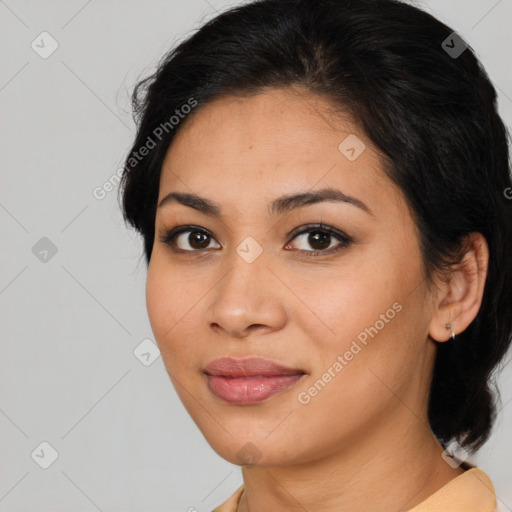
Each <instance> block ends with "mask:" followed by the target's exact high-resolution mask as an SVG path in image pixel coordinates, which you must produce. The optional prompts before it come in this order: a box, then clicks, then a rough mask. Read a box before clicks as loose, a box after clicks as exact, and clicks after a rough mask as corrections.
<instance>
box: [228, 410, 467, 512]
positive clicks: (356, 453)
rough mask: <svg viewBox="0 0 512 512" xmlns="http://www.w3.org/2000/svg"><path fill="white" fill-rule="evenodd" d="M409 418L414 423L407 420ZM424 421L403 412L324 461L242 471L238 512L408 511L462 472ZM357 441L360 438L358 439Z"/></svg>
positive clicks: (318, 460)
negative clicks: (445, 456) (447, 457)
mask: <svg viewBox="0 0 512 512" xmlns="http://www.w3.org/2000/svg"><path fill="white" fill-rule="evenodd" d="M411 418H412V419H411ZM427 425H428V423H427V422H426V420H423V421H421V420H419V419H418V418H417V417H415V416H413V415H411V413H410V412H409V411H408V410H407V409H406V408H402V418H400V421H397V418H396V417H395V418H394V419H393V421H390V422H389V423H388V425H387V427H386V426H383V425H382V424H379V428H378V429H377V430H376V431H375V432H374V433H373V434H372V435H371V436H369V435H368V432H364V433H360V434H359V435H358V436H354V438H353V439H351V442H349V443H348V442H347V443H346V445H347V447H343V448H341V449H340V450H338V451H337V452H335V453H330V454H329V455H328V456H326V457H319V458H316V459H313V460H310V461H308V462H305V463H302V464H295V465H288V466H266V467H260V466H252V467H250V466H244V467H243V469H242V473H243V478H244V492H243V494H242V497H241V500H240V503H239V505H238V509H237V512H249V511H255V510H259V511H266V510H286V511H301V512H303V511H304V510H318V509H319V504H321V509H322V511H324V512H330V511H333V512H334V511H338V512H339V510H343V512H360V511H361V510H372V512H389V510H397V511H398V510H401V511H406V510H410V509H411V508H413V507H415V506H416V505H418V504H419V503H421V502H422V501H424V500H425V499H426V498H428V497H429V496H430V495H431V494H433V493H434V492H436V491H437V490H439V489H440V488H441V487H443V486H444V485H446V484H447V483H448V482H449V481H450V480H452V479H453V478H455V477H457V476H459V475H461V474H462V473H463V472H464V469H462V468H460V467H459V468H456V469H452V468H451V467H450V466H449V465H448V464H447V463H446V462H445V461H444V460H443V459H442V457H441V454H442V452H443V449H442V447H441V445H440V444H439V443H438V441H437V440H436V438H435V437H434V435H433V434H432V432H431V430H430V428H428V426H427ZM357 437H359V439H357Z"/></svg>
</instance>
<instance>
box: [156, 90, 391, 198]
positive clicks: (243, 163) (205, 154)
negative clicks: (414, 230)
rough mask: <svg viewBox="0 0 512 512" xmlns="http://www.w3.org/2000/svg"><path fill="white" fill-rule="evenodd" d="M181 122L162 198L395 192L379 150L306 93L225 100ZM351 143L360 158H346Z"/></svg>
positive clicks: (272, 93)
mask: <svg viewBox="0 0 512 512" xmlns="http://www.w3.org/2000/svg"><path fill="white" fill-rule="evenodd" d="M182 122H183V123H184V124H183V125H182V126H181V127H180V129H179V131H178V133H177V134H176V136H175V138H174V140H173V142H172V144H171V145H170V147H169V150H168V152H167V155H166V158H165V160H164V163H163V166H162V174H161V181H160V194H159V196H160V198H161V197H162V196H163V195H164V194H165V193H167V192H169V191H170V190H173V189H180V190H182V191H183V192H186V191H190V190H186V189H187V188H188V189H191V190H193V191H194V192H197V193H202V194H203V193H214V194H215V195H216V196H217V197H220V198H221V200H222V198H223V196H224V197H225V198H226V201H229V200H230V199H236V198H238V199H241V198H242V197H244V198H245V199H246V200H251V198H252V200H253V201H254V199H255V197H254V191H256V190H258V192H259V193H261V194H263V195H265V196H266V197H270V196H272V195H276V194H275V189H276V188H278V189H279V191H280V192H284V193H287V192H289V193H292V192H295V191H297V189H302V190H304V189H311V188H312V187H314V186H315V184H318V187H322V186H339V187H340V188H342V190H343V192H345V193H348V194H350V193H354V194H355V193H356V191H357V192H358V193H359V194H360V195H361V193H362V192H364V190H365V189H366V190H367V191H368V192H367V193H369V192H370V191H371V189H374V190H375V191H377V189H380V191H381V193H382V192H384V193H386V190H385V187H387V188H388V189H389V188H390V187H391V189H392V188H393V187H392V186H391V183H390V182H389V179H388V178H387V177H386V176H385V175H384V173H383V169H382V158H381V156H380V154H379V152H378V151H377V150H376V148H375V147H374V146H373V144H372V143H371V141H370V140H369V139H368V138H367V137H366V136H365V134H364V133H363V132H362V130H361V129H360V128H359V127H358V126H357V125H356V123H355V122H354V121H353V120H352V119H351V118H350V116H349V115H347V114H345V113H343V112H342V111H339V109H338V110H337V111H334V109H333V106H332V105H331V104H330V103H329V102H328V101H327V100H326V99H324V98H322V97H320V96H318V95H314V94H312V93H310V92H308V91H306V90H304V89H301V88H288V89H269V90H266V91H265V92H262V93H258V94H253V95H246V96H224V97H219V98H216V99H214V100H213V101H211V102H209V103H207V104H205V105H203V106H201V107H198V108H197V110H196V111H195V112H194V113H193V114H192V115H191V116H190V117H189V118H188V119H186V120H185V121H182ZM345 141H348V145H349V146H353V147H354V148H355V150H356V158H355V159H352V158H347V154H346V153H344V151H345V150H346V149H347V148H346V147H345V146H347V144H346V143H345ZM340 145H341V146H340ZM363 148H364V149H363ZM349 149H350V148H349ZM359 152H360V154H359V155H358V153H359ZM348 156H351V155H350V153H349V154H348ZM229 192H231V198H230V197H228V196H229ZM391 193H393V191H392V190H391ZM394 193H395V194H396V191H394Z"/></svg>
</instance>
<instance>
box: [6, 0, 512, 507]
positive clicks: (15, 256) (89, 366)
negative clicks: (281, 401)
mask: <svg viewBox="0 0 512 512" xmlns="http://www.w3.org/2000/svg"><path fill="white" fill-rule="evenodd" d="M237 3H240V2H227V1H224V0H209V1H206V0H166V1H161V0H160V1H158V0H151V1H140V0H139V1H134V0H133V1H126V0H125V1H120V0H102V1H100V0H89V1H87V0H73V1H66V2H64V1H55V0H46V1H41V0H31V1H29V0H0V56H1V57H0V58H1V68H0V69H1V73H0V110H1V112H0V119H1V123H0V124H1V127H0V130H1V132H0V133H1V140H2V146H1V148H2V150H1V152H0V164H1V172H2V174H1V177H2V182H1V187H0V221H1V224H0V229H1V236H2V251H1V263H0V308H1V324H0V325H1V344H2V346H1V360H0V433H1V434H0V447H1V457H0V510H1V511H4V512H5V511H16V512H21V511H32V512H34V511H37V512H39V511H50V510H51V511H67V512H69V511H71V510H72V511H94V510H103V511H113V510H116V511H127V512H128V511H130V512H131V511H143V510H144V511H148V510H152V511H164V510H165V511H187V510H193V509H192V507H194V509H195V510H198V511H200V512H203V511H209V510H211V509H212V508H214V507H215V506H216V505H218V504H220V503H221V502H222V501H224V500H225V499H226V498H227V497H228V496H230V495H231V494H232V493H233V492H234V490H235V489H236V488H237V487H238V486H239V485H240V484H241V483H242V477H241V471H240V468H239V467H238V466H234V465H232V464H230V463H228V462H226V461H225V460H223V459H222V458H220V457H219V456H218V455H216V454H215V453H214V452H213V450H212V449H211V448H210V447H209V445H208V444H207V442H206V441H205V440H204V438H203V436H202V435H201V433H200V432H199V430H198V429H197V427H196V426H195V425H194V423H193V422H192V420H191V419H190V418H189V416H188V414H187V413H186V411H185V409H184V407H183V406H182V405H181V402H180V401H179V399H178V398H177V395H176V393H175V391H174V389H173V388H172V385H171V383H170V380H169V378H168V376H167V374H166V372H165V370H164V366H163V363H162V359H161V357H158V353H155V351H154V349H153V348H152V347H154V345H153V344H152V342H153V341H154V340H153V335H152V333H151V329H150V325H149V322H148V319H147V313H146V306H145V298H144V285H145V273H146V269H145V263H144V262H143V260H141V254H142V245H141V242H140V240H139V239H138V237H137V236H136V234H135V233H134V232H132V231H130V230H128V229H127V228H126V227H125V226H124V224H123V222H122V218H121V214H120V210H119V207H118V202H117V190H112V191H111V190H108V191H106V192H105V194H104V197H103V198H101V199H98V198H97V197H95V194H94V190H95V189H96V188H97V187H102V186H103V185H104V184H105V183H106V182H108V180H109V179H111V177H112V176H113V175H115V173H116V171H117V169H118V168H119V167H120V166H121V164H122V161H123V157H124V156H125V155H126V153H127V151H128V150H129V148H130V145H131V142H132V140H133V137H134V134H135V128H134V123H133V121H132V118H131V112H130V98H129V95H130V93H131V91H132V89H133V86H134V84H135V82H136V80H137V79H138V78H139V76H140V75H143V76H146V75H147V74H148V73H150V72H151V71H152V70H153V69H154V66H155V64H156V62H157V61H158V59H159V58H160V57H161V56H162V55H163V54H164V53H165V52H166V51H168V50H169V49H170V48H171V46H173V45H175V44H176V43H177V42H179V41H181V40H182V39H183V38H185V37H187V36H188V35H190V34H191V33H193V31H195V30H196V29H197V28H198V27H199V26H200V25H201V24H203V23H204V22H205V21H207V20H208V19H210V18H211V17H213V16H215V15H216V14H217V13H218V12H220V11H222V10H224V9H226V8H227V7H228V6H230V5H235V4H237ZM418 4H419V5H420V6H423V7H424V8H425V9H426V10H428V11H430V12H432V13H433V14H434V15H436V16H437V17H439V18H440V19H441V20H442V21H444V22H447V23H448V24H449V25H450V26H452V27H453V28H454V30H456V31H458V32H459V33H460V34H461V35H462V36H463V37H464V38H465V39H466V40H467V41H468V43H469V44H470V45H471V46H472V47H473V48H474V49H475V51H476V52H477V54H478V55H479V57H480V58H481V60H482V62H483V63H484V65H485V67H486V69H487V71H488V73H489V75H490V78H491V79H492V81H493V82H494V84H495V86H496V88H497V91H498V94H499V105H500V110H501V113H502V116H503V117H504V119H505V121H506V122H507V124H508V126H510V125H511V120H512V74H511V62H512V61H511V56H512V49H511V46H512V44H511V42H512V31H511V30H510V28H511V26H512V0H499V1H497V0H429V1H425V2H421V3H420V2H418ZM43 32H46V34H42V33H43ZM41 41H42V42H41ZM56 45H58V46H56ZM55 48H56V49H55ZM54 49H55V51H53V53H51V51H52V50H54ZM49 53H51V55H48V54H49ZM105 188H106V189H108V188H109V187H108V185H107V186H106V187H105ZM105 188H104V190H105ZM144 340H149V341H144ZM141 343H144V344H143V345H142V346H141V345H140V344H141ZM138 347H139V348H138ZM134 351H135V353H134ZM137 354H138V356H139V357H137ZM148 354H149V355H148ZM155 356H156V358H155ZM153 359H154V360H153ZM150 363H151V364H150ZM468 378H471V375H468ZM499 382H500V385H501V389H502V403H501V406H500V407H501V411H500V416H499V419H498V421H497V423H496V427H495V429H494V431H493V434H492V437H491V439H490V440H489V441H488V443H487V444H486V445H485V447H484V448H483V449H482V450H480V452H479V453H478V454H477V455H476V457H473V459H472V461H473V462H474V463H475V464H478V465H479V466H480V467H481V468H482V469H483V470H485V471H486V472H487V473H488V474H489V475H490V477H491V479H492V480H493V482H494V483H495V486H496V491H497V495H498V497H499V499H500V501H501V502H502V504H501V507H502V510H512V484H511V481H512V474H511V469H510V461H511V460H512V442H511V439H510V432H512V405H511V404H512V372H511V369H510V365H509V366H508V367H507V368H506V369H505V371H504V372H503V373H502V374H501V376H500V381H499ZM41 443H44V444H41ZM44 466H48V467H47V468H46V469H44Z"/></svg>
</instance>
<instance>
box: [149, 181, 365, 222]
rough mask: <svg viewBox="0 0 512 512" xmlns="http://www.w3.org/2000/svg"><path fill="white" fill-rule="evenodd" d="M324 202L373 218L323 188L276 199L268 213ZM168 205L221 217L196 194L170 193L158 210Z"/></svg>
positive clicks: (358, 202) (336, 192)
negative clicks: (351, 208)
mask: <svg viewBox="0 0 512 512" xmlns="http://www.w3.org/2000/svg"><path fill="white" fill-rule="evenodd" d="M325 201H330V202H343V203H347V204H351V205H353V206H356V207H357V208H360V209H361V210H363V211H365V212H366V213H368V214H369V215H371V216H372V217H375V215H374V214H373V213H372V211H371V210H370V208H369V207H368V206H367V205H366V204H365V203H363V201H361V200H360V199H357V198H356V197H353V196H349V195H346V194H344V193H343V192H341V190H337V189H334V188H323V189H321V190H318V191H316V192H301V193H296V194H288V195H284V196H281V197H278V198H277V199H274V200H273V201H272V202H271V203H270V205H269V213H270V214H271V215H281V214H283V213H285V212H289V211H291V210H295V209H297V208H301V207H303V206H307V205H310V204H315V203H321V202H325ZM170 203H178V204H182V205H183V206H188V207H189V208H193V209H194V210H197V211H200V212H202V213H205V214H207V215H212V216H214V217H221V216H222V209H221V207H220V206H219V205H218V204H216V203H214V202H213V201H212V200H210V199H207V198H205V197H201V196H198V195H197V194H191V193H185V192H170V193H169V194H167V195H166V196H165V197H164V198H163V199H162V200H161V201H160V204H159V205H158V208H161V207H162V206H165V205H166V204H170Z"/></svg>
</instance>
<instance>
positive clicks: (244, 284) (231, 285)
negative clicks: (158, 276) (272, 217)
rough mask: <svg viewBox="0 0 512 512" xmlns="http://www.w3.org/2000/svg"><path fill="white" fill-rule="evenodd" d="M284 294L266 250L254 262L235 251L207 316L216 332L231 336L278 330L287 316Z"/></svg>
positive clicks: (238, 336)
mask: <svg viewBox="0 0 512 512" xmlns="http://www.w3.org/2000/svg"><path fill="white" fill-rule="evenodd" d="M285 294H286V289H285V288H284V287H283V285H282V283H281V282H280V281H279V279H277V278H276V276H275V273H274V272H272V271H271V270H270V268H269V266H268V261H267V259H266V258H265V257H264V253H263V254H262V255H260V256H259V257H258V258H257V259H256V260H255V261H253V262H252V263H248V262H247V261H245V260H244V259H243V258H242V257H240V256H239V255H238V254H236V253H234V255H233V257H232V258H230V265H229V269H228V271H227V272H226V273H225V274H224V276H223V277H222V278H221V279H220V282H219V283H218V285H217V286H216V287H215V289H214V290H213V291H212V293H211V295H210V301H211V302H210V304H209V306H208V309H207V311H206V320H207V322H208V324H209V327H210V329H212V330H214V331H215V332H216V333H217V334H223V335H224V336H226V337H232V338H245V337H247V336H249V334H250V333H252V332H254V331H261V334H264V333H267V332H272V331H275V330H279V329H282V328H283V327H284V325H285V324H286V320H287V311H286V307H285V304H286V302H285Z"/></svg>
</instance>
